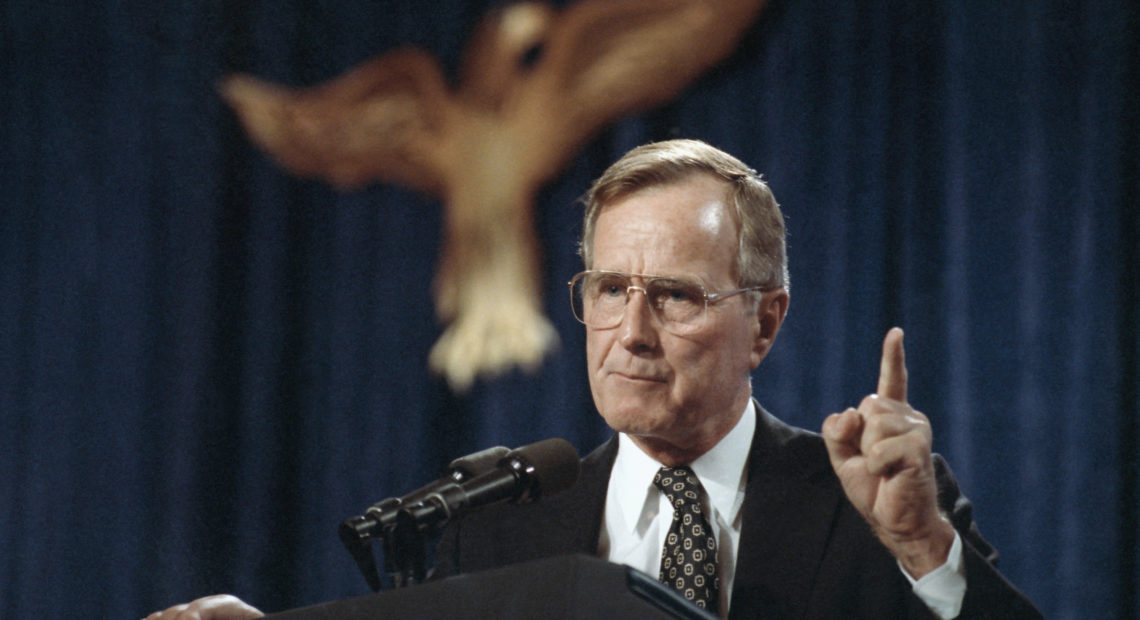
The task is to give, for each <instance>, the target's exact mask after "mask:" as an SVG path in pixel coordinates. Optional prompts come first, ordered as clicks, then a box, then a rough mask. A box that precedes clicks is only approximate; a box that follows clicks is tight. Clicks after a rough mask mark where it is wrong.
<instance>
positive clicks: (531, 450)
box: [511, 437, 579, 495]
mask: <svg viewBox="0 0 1140 620" xmlns="http://www.w3.org/2000/svg"><path fill="white" fill-rule="evenodd" d="M511 454H512V456H516V457H518V458H520V459H522V460H523V461H525V462H526V463H527V464H529V465H530V466H531V467H533V468H534V478H535V481H536V482H537V483H538V493H539V494H541V495H554V494H555V493H561V492H562V491H565V490H566V489H569V488H570V487H571V486H573V485H574V483H575V482H576V481H577V480H578V463H579V461H578V451H577V450H575V449H574V446H572V445H570V442H568V441H566V440H565V439H562V438H560V437H552V438H550V439H544V440H542V441H540V442H537V443H532V444H530V445H529V446H523V447H521V448H519V449H517V450H515V451H514V452H512V453H511Z"/></svg>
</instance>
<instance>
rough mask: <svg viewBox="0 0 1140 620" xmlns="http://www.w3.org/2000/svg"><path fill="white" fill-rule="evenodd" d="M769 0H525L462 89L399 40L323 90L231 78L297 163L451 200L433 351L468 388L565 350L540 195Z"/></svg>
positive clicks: (463, 69)
mask: <svg viewBox="0 0 1140 620" xmlns="http://www.w3.org/2000/svg"><path fill="white" fill-rule="evenodd" d="M763 5H764V0H582V1H580V2H576V3H572V4H570V5H568V6H566V7H565V8H562V9H554V8H551V7H549V6H547V5H544V4H540V3H529V2H527V3H518V4H513V5H508V6H505V7H501V8H498V9H495V10H493V11H492V12H491V13H490V14H488V15H487V16H486V17H485V18H484V19H483V21H482V22H481V24H480V25H479V26H478V28H476V31H475V32H474V34H473V36H472V39H471V41H470V42H469V44H468V47H467V48H466V50H465V52H464V57H463V59H462V62H461V65H460V70H459V76H458V79H457V80H456V82H457V83H456V84H455V85H450V84H449V83H448V82H447V80H446V79H445V78H444V75H443V72H442V70H441V68H440V66H439V64H438V62H437V61H436V60H435V59H434V58H432V57H431V56H430V55H429V54H427V53H426V52H424V51H422V50H418V49H397V50H394V51H390V52H388V53H385V54H383V55H381V56H378V57H376V58H373V59H372V60H369V61H366V62H364V63H362V64H361V65H359V66H357V67H355V68H353V69H350V70H349V71H348V72H346V73H345V74H343V75H341V76H339V77H337V78H335V79H333V80H331V81H329V82H327V83H324V84H320V85H317V86H313V87H311V88H303V89H291V88H285V87H282V86H278V85H273V84H268V83H266V82H263V81H260V80H258V79H256V78H253V77H250V76H245V75H232V76H228V77H227V78H225V79H224V80H223V82H222V84H221V92H222V95H223V97H224V98H225V99H226V101H227V102H228V103H229V104H230V105H231V106H232V107H233V108H234V109H235V110H236V112H237V114H238V116H239V118H240V120H241V122H242V124H243V126H244V127H245V129H246V131H247V132H248V133H249V135H250V136H251V138H252V140H253V141H254V142H255V143H256V144H257V145H258V146H259V147H260V148H262V149H264V150H265V151H266V152H268V153H269V154H270V155H271V156H272V157H273V158H274V159H275V160H277V161H278V162H279V163H280V164H281V165H282V166H284V167H285V168H286V169H288V170H289V171H291V172H293V173H294V174H297V175H301V176H305V177H311V178H319V179H324V180H326V181H328V182H330V183H332V184H333V185H334V186H336V187H339V188H344V189H350V188H356V187H359V186H362V185H365V184H368V183H372V182H375V181H381V182H386V183H394V184H397V185H401V186H404V187H407V188H410V189H413V190H417V191H418V192H421V193H423V194H426V195H428V196H431V197H435V198H437V199H439V200H440V201H441V202H442V204H443V207H444V222H445V224H444V227H445V229H444V231H443V235H444V238H443V240H442V246H441V247H442V250H441V256H440V257H439V263H438V265H437V267H436V275H435V280H434V282H433V284H432V293H433V298H434V300H435V305H436V313H437V316H438V318H439V319H440V320H441V321H442V322H443V323H445V324H447V325H448V326H447V328H446V330H445V331H444V333H443V335H442V336H441V337H440V339H439V341H438V342H437V343H436V344H435V345H434V347H433V348H432V351H431V355H430V358H429V363H430V365H431V367H432V369H433V370H435V371H437V372H439V373H442V374H443V375H444V376H445V377H446V378H447V380H448V382H449V383H450V385H451V386H452V388H453V389H455V390H457V391H464V390H466V389H467V388H469V387H470V385H471V384H472V382H473V381H474V380H475V379H476V378H478V377H486V376H492V375H495V374H497V373H499V372H502V371H504V370H506V369H508V368H510V367H513V366H521V367H523V368H526V369H533V368H536V367H537V366H538V365H539V364H540V363H541V361H542V359H543V357H544V356H545V354H546V353H547V351H549V350H551V349H552V348H554V347H555V346H556V345H557V341H558V338H557V334H556V332H555V331H554V328H553V326H552V325H551V324H550V322H549V321H548V320H547V319H546V317H544V316H543V314H542V294H541V286H540V269H541V267H540V257H539V247H538V241H537V236H536V233H535V230H534V225H533V224H534V216H533V213H532V210H533V203H534V198H535V195H536V193H537V192H538V190H539V189H540V188H541V187H542V186H543V185H544V184H545V183H546V182H548V181H549V180H551V179H552V178H554V177H555V176H556V175H557V174H559V173H560V172H561V170H562V168H563V167H564V166H565V165H566V164H567V163H568V162H569V160H570V159H571V158H573V157H574V155H575V154H576V153H577V152H578V150H579V148H580V147H581V146H582V145H583V144H584V143H585V142H586V141H587V140H589V139H590V138H592V137H593V136H594V135H596V134H597V133H598V132H599V131H600V130H601V129H602V128H603V127H604V126H606V125H607V124H609V123H610V122H612V121H613V120H615V119H617V118H619V117H621V116H624V115H628V114H631V113H634V112H638V111H642V110H647V109H650V108H652V107H655V106H658V105H660V104H663V103H665V102H666V101H668V100H669V99H671V98H672V97H674V96H676V95H677V94H678V93H679V92H680V91H681V90H682V89H683V88H685V87H686V86H687V85H689V84H690V83H691V82H692V81H693V80H694V79H696V78H697V77H698V76H699V75H700V74H701V73H703V72H704V71H705V70H707V69H708V68H710V67H711V66H713V65H715V64H717V63H718V62H720V61H721V60H723V59H724V58H725V57H726V56H728V55H729V53H730V52H731V51H732V50H733V49H734V48H735V47H736V44H737V42H738V41H739V39H740V38H741V37H742V36H743V34H744V32H745V30H746V29H747V28H748V26H749V25H750V24H751V23H752V22H753V20H754V19H755V17H756V15H757V14H758V13H759V11H760V9H761V8H762V7H763Z"/></svg>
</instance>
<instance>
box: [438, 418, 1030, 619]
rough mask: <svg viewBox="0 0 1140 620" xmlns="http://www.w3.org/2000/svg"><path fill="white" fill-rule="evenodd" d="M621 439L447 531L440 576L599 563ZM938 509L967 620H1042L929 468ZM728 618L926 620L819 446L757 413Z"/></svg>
mask: <svg viewBox="0 0 1140 620" xmlns="http://www.w3.org/2000/svg"><path fill="white" fill-rule="evenodd" d="M616 455H617V441H616V437H615V438H611V440H610V441H608V442H606V443H605V444H603V445H602V446H601V447H600V448H598V449H597V450H595V451H594V452H592V453H591V454H590V455H588V456H587V457H586V458H585V459H583V460H582V467H581V471H580V474H579V477H578V481H577V483H576V484H575V485H574V486H573V487H572V488H571V489H570V490H568V491H566V492H565V493H562V494H560V495H556V496H552V497H548V498H544V499H542V500H539V501H537V502H534V503H532V504H527V505H522V506H518V505H510V504H506V505H500V506H494V507H490V508H487V509H485V510H484V511H481V512H478V513H475V514H472V515H470V516H469V517H467V518H466V519H464V520H462V521H461V522H458V523H456V524H454V525H452V526H451V527H450V528H449V529H448V530H446V531H445V532H444V535H443V538H442V540H441V542H440V545H439V548H438V549H437V552H436V576H446V575H449V574H456V573H460V572H472V571H478V570H484V569H489V568H496V567H500V566H504V565H507V564H513V563H516V562H521V561H526V560H533V559H538V558H544V557H549V556H555V555H561V554H567V553H587V554H592V555H596V554H597V550H598V536H599V532H600V527H601V523H602V519H603V511H604V507H605V497H606V486H607V484H608V482H609V475H610V469H611V468H612V467H613V462H614V458H615V457H616ZM936 465H937V469H938V474H939V503H940V505H941V507H942V508H943V510H944V511H945V512H946V513H947V514H948V515H950V518H951V521H952V522H953V524H954V526H955V528H956V529H957V530H958V532H959V533H960V534H961V536H962V539H963V542H964V547H965V564H966V575H967V590H966V598H965V600H964V602H963V607H962V615H961V616H960V617H962V618H1003V619H1006V618H1039V617H1040V613H1038V612H1037V610H1036V609H1034V607H1033V606H1032V604H1030V603H1029V601H1027V600H1026V599H1025V598H1024V597H1023V596H1022V595H1021V594H1020V593H1019V592H1018V591H1017V590H1016V589H1015V588H1014V587H1013V586H1011V585H1010V584H1009V583H1008V582H1007V581H1006V580H1005V579H1004V578H1003V577H1002V576H1001V575H1000V574H999V573H998V572H997V570H996V569H995V568H994V565H993V562H994V561H996V558H997V554H996V553H995V552H994V550H993V548H992V547H990V545H989V544H987V543H986V542H985V541H984V540H983V539H982V537H981V536H980V535H979V534H978V531H977V528H976V527H975V526H974V523H973V518H972V516H971V511H972V509H971V505H970V503H969V502H968V501H967V500H966V499H965V498H964V497H962V496H961V495H960V493H959V491H958V485H957V483H956V482H955V480H954V478H953V476H952V474H951V473H950V471H949V469H948V468H947V467H946V466H945V462H944V461H943V460H942V459H941V458H936ZM742 511H743V521H742V529H741V537H740V547H739V549H738V554H737V557H738V559H737V567H736V576H735V582H734V585H733V591H732V602H731V604H730V610H729V611H730V614H731V616H730V617H731V618H754V617H761V616H762V617H764V618H926V617H933V616H932V614H930V612H929V610H928V609H927V608H926V607H925V605H923V603H922V602H921V600H920V599H918V597H916V596H915V595H914V594H913V592H912V591H911V586H910V583H909V582H907V580H906V578H905V577H904V576H903V575H902V572H901V571H900V570H899V567H898V564H897V562H896V561H895V559H894V557H892V556H891V555H890V554H889V553H888V552H887V550H886V548H885V547H884V546H883V545H882V544H881V543H880V542H879V541H878V540H877V539H876V538H875V536H874V535H873V534H872V533H871V531H870V527H869V526H868V525H867V523H866V521H865V520H864V519H863V518H862V517H861V516H860V515H859V513H858V512H857V511H856V510H855V508H854V507H853V506H852V505H851V504H850V503H849V502H848V501H847V498H846V495H845V494H844V492H843V488H842V486H841V485H840V483H839V480H838V478H836V476H835V473H834V471H833V470H832V468H831V464H830V461H829V460H828V456H827V450H826V448H825V447H824V443H823V439H822V438H820V437H819V436H818V435H817V434H815V433H811V432H808V431H805V430H802V429H798V428H794V427H791V426H789V425H787V424H784V423H783V422H781V421H780V420H778V419H776V418H775V417H773V416H772V415H771V414H769V413H768V412H766V411H764V410H763V409H762V408H760V407H759V406H757V428H756V434H755V436H754V437H753V440H752V448H751V454H750V456H749V460H748V483H747V488H746V495H745V499H744V506H743V508H742Z"/></svg>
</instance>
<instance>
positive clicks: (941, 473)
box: [916, 455, 1043, 619]
mask: <svg viewBox="0 0 1140 620" xmlns="http://www.w3.org/2000/svg"><path fill="white" fill-rule="evenodd" d="M934 470H935V475H936V476H937V478H938V507H939V509H941V510H942V512H943V513H945V514H946V515H947V517H948V518H949V519H950V523H951V524H953V525H954V529H955V530H957V531H958V534H959V535H960V536H961V537H962V547H963V549H962V551H963V553H962V556H963V557H962V561H963V562H964V563H965V568H966V597H965V599H963V601H962V611H961V613H960V614H959V616H958V617H959V618H963V619H974V618H995V619H996V618H1002V619H1021V618H1024V619H1036V618H1042V617H1043V616H1042V615H1041V612H1040V611H1038V610H1037V608H1036V607H1034V606H1033V603H1031V602H1029V599H1028V598H1026V597H1025V595H1024V594H1022V593H1021V592H1020V591H1019V590H1018V589H1017V588H1016V587H1014V586H1013V584H1011V583H1010V582H1009V581H1007V580H1006V578H1005V577H1004V576H1002V574H1001V573H999V572H998V570H997V563H998V559H999V557H1000V556H999V554H998V552H997V549H995V548H994V547H993V545H991V544H990V543H989V542H987V541H986V539H985V538H983V537H982V534H981V532H980V531H978V524H977V523H975V522H974V506H973V504H971V503H970V500H969V499H967V498H966V497H965V496H963V495H962V493H961V490H960V489H959V488H958V481H957V480H956V479H955V478H954V473H953V472H951V471H950V466H949V465H947V464H946V461H945V459H943V458H942V457H941V456H939V455H935V456H934ZM916 598H917V597H916Z"/></svg>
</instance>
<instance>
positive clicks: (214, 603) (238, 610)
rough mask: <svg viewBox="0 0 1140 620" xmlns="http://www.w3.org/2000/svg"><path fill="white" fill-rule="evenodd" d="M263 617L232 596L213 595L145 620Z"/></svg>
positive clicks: (243, 619)
mask: <svg viewBox="0 0 1140 620" xmlns="http://www.w3.org/2000/svg"><path fill="white" fill-rule="evenodd" d="M264 615H265V614H263V613H261V611H260V610H259V609H257V608H255V607H253V606H251V605H248V604H247V603H246V602H245V601H243V600H241V599H239V598H238V597H236V596H234V595H232V594H214V595H212V596H204V597H202V598H200V599H197V600H194V601H191V602H189V603H183V604H181V605H175V606H174V607H171V608H169V609H164V610H162V611H156V612H154V613H153V614H151V615H149V616H147V617H146V620H249V618H260V617H262V616H264Z"/></svg>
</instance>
